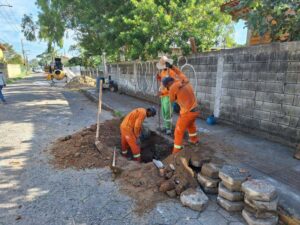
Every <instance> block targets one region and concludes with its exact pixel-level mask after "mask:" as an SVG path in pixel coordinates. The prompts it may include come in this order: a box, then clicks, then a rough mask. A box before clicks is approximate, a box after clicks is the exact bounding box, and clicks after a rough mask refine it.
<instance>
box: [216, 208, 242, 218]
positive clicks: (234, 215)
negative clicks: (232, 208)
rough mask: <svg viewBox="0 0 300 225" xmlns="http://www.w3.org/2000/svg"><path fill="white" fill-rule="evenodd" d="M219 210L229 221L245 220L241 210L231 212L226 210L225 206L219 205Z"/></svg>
mask: <svg viewBox="0 0 300 225" xmlns="http://www.w3.org/2000/svg"><path fill="white" fill-rule="evenodd" d="M217 212H218V213H219V214H221V215H222V216H223V217H224V218H225V219H226V220H228V221H229V222H243V221H244V219H243V217H242V214H241V212H240V211H237V212H229V211H226V210H225V209H224V208H222V207H219V209H218V210H217Z"/></svg>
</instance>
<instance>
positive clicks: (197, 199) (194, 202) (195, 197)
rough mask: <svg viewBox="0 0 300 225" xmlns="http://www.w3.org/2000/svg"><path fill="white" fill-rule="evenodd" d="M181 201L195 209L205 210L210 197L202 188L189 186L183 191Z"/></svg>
mask: <svg viewBox="0 0 300 225" xmlns="http://www.w3.org/2000/svg"><path fill="white" fill-rule="evenodd" d="M180 201H181V203H182V204H183V205H184V206H187V207H189V208H191V209H193V210H196V211H203V210H204V209H205V208H206V207H207V204H208V197H207V196H206V194H205V193H204V192H203V191H202V190H201V189H200V188H196V189H195V188H189V189H187V190H185V191H184V192H182V193H181V195H180Z"/></svg>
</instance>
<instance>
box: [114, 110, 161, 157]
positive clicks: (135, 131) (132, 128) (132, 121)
mask: <svg viewBox="0 0 300 225" xmlns="http://www.w3.org/2000/svg"><path fill="white" fill-rule="evenodd" d="M155 115H156V110H155V108H154V107H150V108H148V109H145V108H137V109H134V110H133V111H131V112H130V113H129V114H128V115H127V116H126V117H125V118H124V120H123V121H122V123H121V126H120V130H121V145H122V152H121V153H122V155H123V156H124V157H127V153H128V148H130V149H131V152H132V155H133V159H134V160H135V161H139V162H140V161H141V149H140V143H139V142H140V134H141V130H142V124H143V122H144V120H145V118H146V117H153V116H155Z"/></svg>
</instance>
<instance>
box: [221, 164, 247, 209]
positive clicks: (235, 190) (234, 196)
mask: <svg viewBox="0 0 300 225" xmlns="http://www.w3.org/2000/svg"><path fill="white" fill-rule="evenodd" d="M247 177H249V173H248V171H246V170H245V169H241V168H239V167H235V166H229V165H225V166H223V167H222V169H221V170H220V171H219V178H220V179H221V180H222V182H221V183H220V184H219V188H218V193H219V194H218V198H217V202H218V204H219V205H220V206H221V207H223V208H224V209H225V210H227V211H230V212H234V211H242V210H243V208H244V201H243V200H244V194H243V192H242V183H243V182H245V181H246V179H247Z"/></svg>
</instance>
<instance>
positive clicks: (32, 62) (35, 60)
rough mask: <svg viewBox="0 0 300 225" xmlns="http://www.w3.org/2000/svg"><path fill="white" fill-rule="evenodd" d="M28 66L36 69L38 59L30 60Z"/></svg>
mask: <svg viewBox="0 0 300 225" xmlns="http://www.w3.org/2000/svg"><path fill="white" fill-rule="evenodd" d="M29 66H30V67H31V68H36V67H39V60H38V59H31V60H30V61H29Z"/></svg>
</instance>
